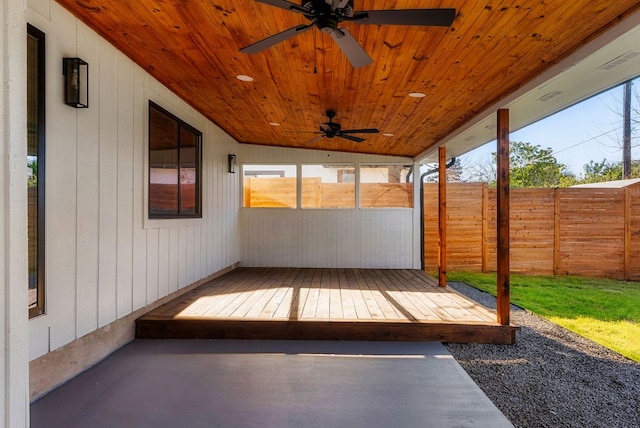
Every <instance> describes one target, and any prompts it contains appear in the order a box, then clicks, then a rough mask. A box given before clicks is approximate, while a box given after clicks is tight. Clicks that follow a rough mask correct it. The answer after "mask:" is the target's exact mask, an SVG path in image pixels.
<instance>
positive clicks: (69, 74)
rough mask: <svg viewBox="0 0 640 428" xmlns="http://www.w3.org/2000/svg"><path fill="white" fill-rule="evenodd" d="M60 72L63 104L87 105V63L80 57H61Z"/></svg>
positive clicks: (80, 106)
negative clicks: (62, 86) (62, 84)
mask: <svg viewBox="0 0 640 428" xmlns="http://www.w3.org/2000/svg"><path fill="white" fill-rule="evenodd" d="M62 74H63V75H64V102H65V104H67V105H70V106H72V107H75V108H87V107H89V64H87V62H86V61H83V60H81V59H80V58H62Z"/></svg>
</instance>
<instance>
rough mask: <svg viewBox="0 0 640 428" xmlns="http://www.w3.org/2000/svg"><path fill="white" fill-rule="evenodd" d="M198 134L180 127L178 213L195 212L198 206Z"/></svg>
mask: <svg viewBox="0 0 640 428" xmlns="http://www.w3.org/2000/svg"><path fill="white" fill-rule="evenodd" d="M197 142H198V136H197V135H195V134H194V133H193V132H191V131H189V130H188V129H186V128H180V213H182V214H196V212H197V208H198V201H197V199H196V194H197V184H196V183H197V177H198V175H197V174H198V171H197V169H196V167H197V165H198V150H197Z"/></svg>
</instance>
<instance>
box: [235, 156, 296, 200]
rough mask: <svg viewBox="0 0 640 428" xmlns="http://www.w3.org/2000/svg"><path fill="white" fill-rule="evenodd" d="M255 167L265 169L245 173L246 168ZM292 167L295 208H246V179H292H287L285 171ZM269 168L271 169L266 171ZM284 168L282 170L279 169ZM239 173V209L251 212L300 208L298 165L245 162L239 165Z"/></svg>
mask: <svg viewBox="0 0 640 428" xmlns="http://www.w3.org/2000/svg"><path fill="white" fill-rule="evenodd" d="M255 166H261V167H265V168H263V169H261V170H249V171H247V168H252V167H255ZM290 167H293V168H295V193H294V197H295V201H296V203H295V206H259V207H256V206H251V205H249V206H247V203H249V201H247V199H246V193H245V192H246V188H245V185H246V184H245V182H246V179H247V177H249V178H257V177H260V176H267V177H272V178H276V176H277V178H294V177H289V176H287V175H286V169H287V168H290ZM268 168H271V169H268ZM281 168H284V169H281ZM240 171H241V180H240V193H241V198H240V199H241V200H240V208H241V209H253V210H297V209H299V208H300V190H301V183H300V173H301V171H300V164H298V163H295V162H292V163H289V162H277V163H274V162H247V163H243V164H241V165H240ZM253 173H255V177H253V175H252V174H253Z"/></svg>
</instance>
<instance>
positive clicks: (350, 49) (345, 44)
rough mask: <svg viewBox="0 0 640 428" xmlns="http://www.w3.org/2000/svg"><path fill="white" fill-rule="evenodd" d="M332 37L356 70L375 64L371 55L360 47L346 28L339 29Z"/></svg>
mask: <svg viewBox="0 0 640 428" xmlns="http://www.w3.org/2000/svg"><path fill="white" fill-rule="evenodd" d="M331 37H332V38H333V40H335V41H336V43H337V44H338V47H339V48H340V49H341V50H342V52H344V54H345V56H346V57H347V59H348V60H349V62H350V63H351V65H353V66H354V67H355V68H360V67H364V66H365V65H369V64H371V63H372V62H373V60H372V59H371V57H370V56H369V54H368V53H367V52H366V51H365V50H364V49H363V48H362V46H360V44H359V43H358V41H357V40H356V39H354V38H353V36H352V35H351V33H349V31H347V29H346V28H337V29H336V30H335V31H334V32H333V33H331Z"/></svg>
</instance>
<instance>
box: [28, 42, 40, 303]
mask: <svg viewBox="0 0 640 428" xmlns="http://www.w3.org/2000/svg"><path fill="white" fill-rule="evenodd" d="M38 129H39V118H38V40H37V39H36V38H35V37H32V36H27V240H28V243H27V247H28V268H29V295H28V299H29V308H33V307H36V306H38Z"/></svg>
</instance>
